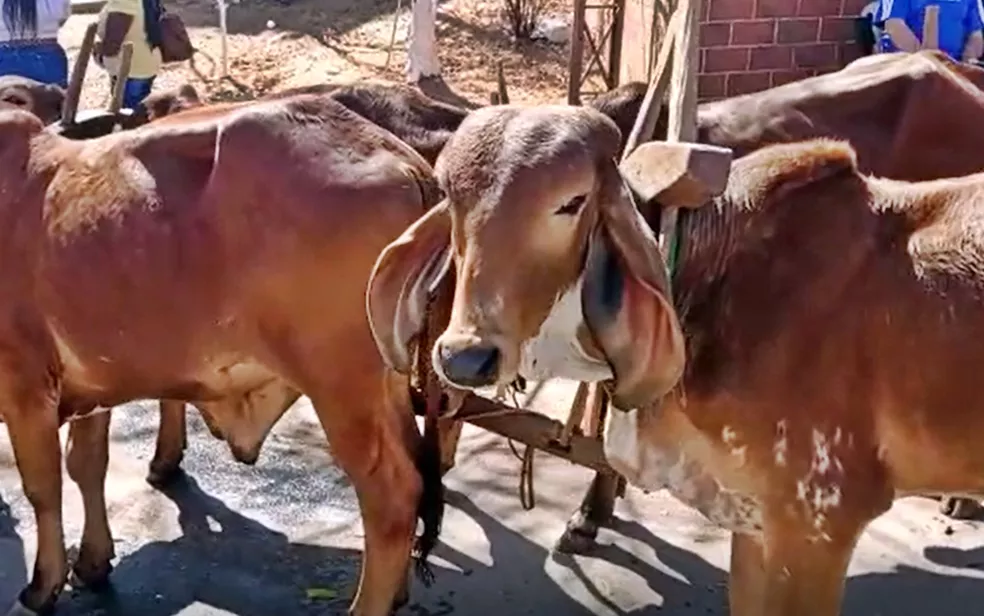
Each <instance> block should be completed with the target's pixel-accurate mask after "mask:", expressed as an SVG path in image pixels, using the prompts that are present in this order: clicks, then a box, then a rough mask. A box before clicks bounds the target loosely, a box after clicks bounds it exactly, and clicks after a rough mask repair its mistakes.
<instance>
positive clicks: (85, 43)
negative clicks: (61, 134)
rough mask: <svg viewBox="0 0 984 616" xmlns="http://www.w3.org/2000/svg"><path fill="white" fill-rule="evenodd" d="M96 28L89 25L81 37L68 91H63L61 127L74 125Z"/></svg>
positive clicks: (94, 40)
mask: <svg viewBox="0 0 984 616" xmlns="http://www.w3.org/2000/svg"><path fill="white" fill-rule="evenodd" d="M98 27H99V25H98V24H95V23H91V24H89V27H87V28H86V29H85V35H84V36H83V37H82V45H81V46H80V47H79V55H78V57H76V58H75V64H74V65H73V66H72V76H71V78H70V79H69V82H68V89H67V90H66V91H65V103H64V104H63V105H62V117H61V123H62V126H68V125H70V124H74V123H75V114H76V113H78V110H79V98H80V97H81V96H82V82H83V81H85V71H86V69H87V68H88V67H89V58H91V57H92V48H93V46H95V43H96V30H97V29H98Z"/></svg>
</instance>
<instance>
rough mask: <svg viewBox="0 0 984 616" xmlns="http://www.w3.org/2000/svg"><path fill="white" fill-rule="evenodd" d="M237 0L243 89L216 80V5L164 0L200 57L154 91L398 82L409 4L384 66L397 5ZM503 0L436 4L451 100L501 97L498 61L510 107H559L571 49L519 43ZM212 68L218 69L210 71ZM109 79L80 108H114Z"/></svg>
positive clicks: (83, 19)
mask: <svg viewBox="0 0 984 616" xmlns="http://www.w3.org/2000/svg"><path fill="white" fill-rule="evenodd" d="M287 1H288V2H289V4H281V3H280V2H278V1H277V0H241V1H240V2H239V3H238V4H230V5H229V8H228V27H229V37H228V58H229V61H228V66H229V74H230V76H231V77H232V78H233V79H234V80H235V81H236V82H237V83H238V85H234V84H232V83H230V82H228V81H221V80H217V79H214V77H217V76H218V75H220V68H219V62H220V58H221V52H220V50H221V43H220V40H221V37H220V36H219V32H220V31H219V27H218V26H219V10H218V6H217V4H216V3H215V2H213V1H212V0H165V3H164V4H165V6H166V8H167V10H168V11H171V12H175V13H178V14H179V15H181V17H182V18H183V20H184V21H185V24H186V25H187V26H188V29H189V32H190V34H191V37H192V40H193V42H194V44H195V45H196V46H197V47H198V48H199V49H200V50H201V51H202V52H203V55H198V56H196V59H195V65H196V68H197V70H198V72H199V73H201V75H202V76H203V77H205V78H206V81H203V80H202V79H201V78H200V77H199V75H197V74H196V73H195V72H193V71H192V70H191V68H190V67H189V65H188V63H183V64H175V65H168V66H166V67H164V69H163V71H162V73H161V74H160V76H159V78H158V80H157V83H156V84H155V89H157V88H167V87H172V86H175V85H178V84H181V83H184V82H189V83H192V84H193V85H194V86H195V87H196V88H198V89H199V91H200V92H204V93H206V94H207V95H208V96H209V97H210V98H212V99H230V98H252V97H255V96H258V95H261V94H264V93H267V92H273V91H277V90H280V89H284V88H288V87H295V86H301V85H309V84H314V83H323V82H326V81H349V80H353V79H357V78H360V77H373V78H380V79H390V80H402V79H403V69H404V65H405V62H406V54H405V43H406V35H407V28H408V24H409V4H410V0H402V5H403V6H402V8H401V10H400V12H399V14H398V20H397V32H396V41H395V45H394V46H393V48H392V49H393V53H392V56H391V58H390V62H389V65H388V67H387V65H386V60H387V55H388V54H387V49H389V43H390V37H391V34H392V31H393V24H394V16H395V15H396V13H395V10H396V8H397V1H398V0H287ZM570 5H571V0H549V2H548V3H547V6H546V10H545V14H546V15H550V16H559V17H563V18H565V19H567V20H569V17H570V13H571V9H570ZM501 6H502V2H501V0H447V1H444V2H441V3H440V4H439V7H438V41H439V45H440V56H441V62H442V69H443V77H444V79H445V81H446V82H447V84H448V85H449V86H450V87H451V89H452V90H453V91H454V93H456V94H458V95H461V96H464V97H466V98H467V99H469V100H471V101H473V102H475V103H480V104H485V103H487V102H488V100H489V93H490V92H492V91H494V90H495V64H496V61H502V63H503V66H504V69H505V73H506V75H507V80H508V83H509V92H510V95H511V98H512V100H514V101H516V102H521V101H531V102H532V101H553V102H560V101H562V100H563V97H564V94H565V92H566V90H565V88H566V78H567V77H566V74H567V73H566V67H567V58H568V49H567V46H566V45H553V44H548V43H546V42H544V41H537V42H531V41H522V42H514V41H512V40H511V37H510V36H509V35H508V33H507V31H506V28H505V27H504V24H505V22H504V20H503V18H502V17H501V14H500V7H501ZM94 19H95V16H94V15H76V16H73V17H72V18H71V19H69V21H68V23H67V24H66V26H65V27H64V28H63V29H62V32H61V34H60V39H61V40H62V43H63V44H64V45H65V46H66V48H67V49H68V51H69V57H70V61H74V57H75V56H76V55H77V53H78V48H79V44H80V42H81V40H82V36H83V33H84V32H85V28H86V26H87V25H88V24H89V23H91V22H92V21H93V20H94ZM213 62H214V64H213ZM108 93H109V82H108V79H107V77H106V75H105V73H104V72H103V71H102V69H100V68H99V67H97V66H95V65H90V67H89V71H88V73H87V77H86V82H85V88H84V90H83V98H82V105H81V107H82V108H94V107H101V106H104V105H105V104H106V102H107V101H108V98H109V96H108Z"/></svg>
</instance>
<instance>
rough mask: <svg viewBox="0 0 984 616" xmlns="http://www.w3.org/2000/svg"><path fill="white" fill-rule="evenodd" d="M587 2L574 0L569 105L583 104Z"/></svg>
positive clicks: (569, 65) (568, 64)
mask: <svg viewBox="0 0 984 616" xmlns="http://www.w3.org/2000/svg"><path fill="white" fill-rule="evenodd" d="M586 5H587V0H574V21H573V23H572V24H571V55H570V60H569V61H568V63H567V71H568V75H567V104H568V105H580V104H581V72H582V71H583V70H584V12H585V10H587V6H586Z"/></svg>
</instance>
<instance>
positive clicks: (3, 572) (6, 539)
mask: <svg viewBox="0 0 984 616" xmlns="http://www.w3.org/2000/svg"><path fill="white" fill-rule="evenodd" d="M17 522H18V521H17V518H15V517H14V514H13V512H12V511H11V509H10V505H8V504H7V502H6V501H5V500H4V499H3V494H0V610H2V609H3V608H4V606H6V605H7V604H8V603H9V601H7V600H6V599H5V598H6V597H11V598H13V597H15V596H17V593H18V592H20V589H21V588H23V587H24V586H25V585H26V584H27V568H26V567H25V564H24V542H23V541H22V540H21V537H20V535H19V534H17Z"/></svg>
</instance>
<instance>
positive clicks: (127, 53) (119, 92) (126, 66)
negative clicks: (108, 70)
mask: <svg viewBox="0 0 984 616" xmlns="http://www.w3.org/2000/svg"><path fill="white" fill-rule="evenodd" d="M132 62H133V43H123V47H122V48H121V49H120V63H119V66H118V67H117V69H116V83H115V84H114V86H113V93H112V97H111V98H110V99H109V110H108V111H109V113H111V114H113V115H116V114H117V113H119V112H120V108H121V107H123V92H124V91H125V90H126V80H127V79H129V78H130V64H131V63H132Z"/></svg>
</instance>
